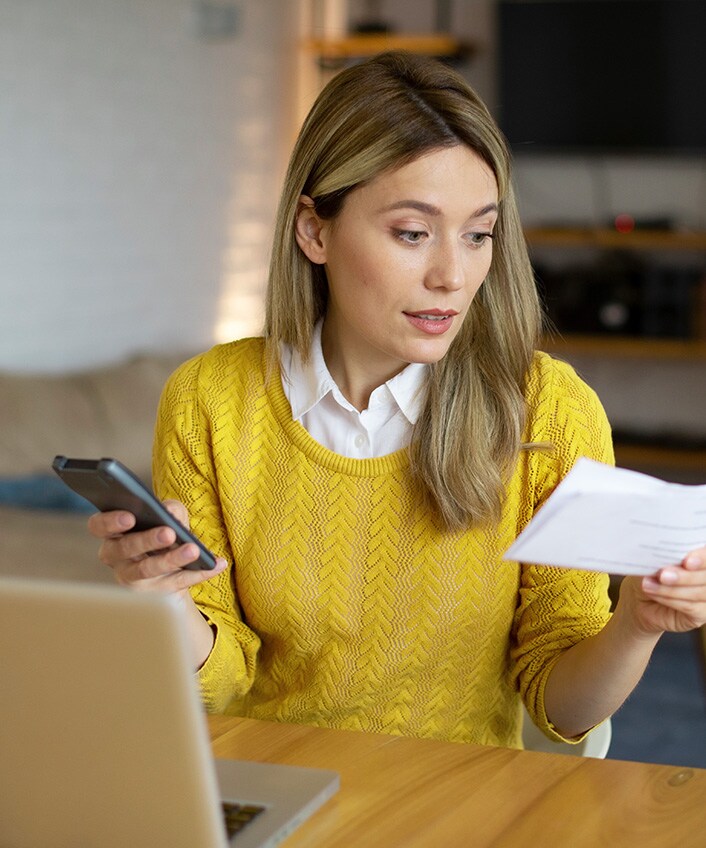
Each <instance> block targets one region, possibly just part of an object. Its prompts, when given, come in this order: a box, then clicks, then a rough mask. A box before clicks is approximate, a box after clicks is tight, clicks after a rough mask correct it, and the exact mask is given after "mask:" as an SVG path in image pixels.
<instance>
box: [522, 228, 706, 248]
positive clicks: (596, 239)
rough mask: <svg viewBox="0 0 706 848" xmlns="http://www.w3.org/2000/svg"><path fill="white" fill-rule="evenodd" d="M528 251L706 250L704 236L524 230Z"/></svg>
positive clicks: (676, 233) (577, 230) (658, 231)
mask: <svg viewBox="0 0 706 848" xmlns="http://www.w3.org/2000/svg"><path fill="white" fill-rule="evenodd" d="M525 238H526V239H527V243H528V244H529V245H530V247H535V246H537V247H539V246H543V245H547V246H551V247H563V246H566V247H614V248H625V249H630V250H706V233H702V232H673V231H671V230H633V231H632V232H629V233H619V232H618V231H617V230H611V229H600V228H596V229H591V228H579V227H576V228H573V227H566V228H563V227H557V228H545V227H527V228H525Z"/></svg>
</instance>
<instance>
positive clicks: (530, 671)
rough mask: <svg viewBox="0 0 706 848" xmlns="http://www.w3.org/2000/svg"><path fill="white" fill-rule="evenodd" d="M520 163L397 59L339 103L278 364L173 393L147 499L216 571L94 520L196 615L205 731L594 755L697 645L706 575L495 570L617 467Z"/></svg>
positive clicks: (277, 302) (257, 347) (284, 231)
mask: <svg viewBox="0 0 706 848" xmlns="http://www.w3.org/2000/svg"><path fill="white" fill-rule="evenodd" d="M509 172H510V166H509V159H508V154H507V151H506V148H505V145H504V142H503V139H502V137H501V135H500V133H499V131H498V129H497V127H496V125H495V123H494V121H493V120H492V118H491V117H490V115H489V113H488V112H487V110H486V108H485V107H484V106H483V104H482V103H481V102H480V101H479V99H478V98H477V97H476V95H475V94H474V93H473V92H472V91H471V90H470V89H469V87H468V86H467V84H466V83H465V82H464V81H463V80H462V79H461V78H460V77H459V76H458V75H457V74H456V73H454V72H453V71H451V70H449V69H448V68H446V67H445V66H443V65H441V64H438V63H436V62H434V61H432V60H426V59H421V58H414V57H412V56H407V55H404V54H387V55H383V56H380V57H377V58H375V59H372V60H370V61H368V62H366V63H365V64H362V65H359V66H356V67H354V68H351V69H349V70H347V71H344V72H343V73H341V74H339V75H338V76H337V77H335V78H334V79H333V80H332V81H331V82H330V83H329V85H328V86H327V87H326V89H325V90H324V91H323V92H322V94H321V95H320V97H319V99H318V100H317V102H316V104H315V105H314V107H313V109H312V111H311V113H310V115H309V117H308V118H307V121H306V122H305V125H304V127H303V128H302V131H301V134H300V137H299V139H298V141H297V144H296V147H295V149H294V152H293V154H292V158H291V162H290V167H289V171H288V174H287V177H286V182H285V187H284V191H283V194H282V199H281V202H280V207H279V213H278V219H277V227H276V232H275V236H274V249H273V257H272V264H271V269H270V279H269V287H268V295H267V315H266V325H265V336H264V339H247V340H242V341H239V342H234V343H232V344H228V345H222V346H219V347H216V348H214V349H213V350H212V351H210V352H208V353H206V354H204V355H202V356H199V357H196V358H195V359H193V360H191V361H190V362H188V363H185V364H184V365H183V366H182V367H181V368H180V369H179V370H178V371H177V372H176V374H175V375H174V376H173V377H172V378H171V380H170V381H169V383H168V385H167V387H166V388H165V391H164V394H163V398H162V402H161V407H160V414H159V418H158V422H157V429H156V439H155V452H154V469H153V470H154V479H155V487H156V489H157V491H158V493H159V494H160V496H161V497H163V498H168V499H174V500H175V501H178V502H179V503H177V504H172V508H173V509H174V511H175V512H176V514H177V515H179V516H180V517H182V518H183V519H184V520H187V519H188V517H189V516H190V518H191V523H192V525H193V528H194V530H195V532H196V533H197V535H199V536H200V537H201V538H202V539H203V541H204V542H205V544H206V545H207V546H208V547H210V548H211V549H212V550H213V551H214V552H215V553H216V554H217V555H218V556H219V557H220V558H221V559H220V561H219V566H218V569H217V572H216V573H215V574H214V573H213V572H207V573H204V572H194V571H188V570H182V569H181V567H182V566H183V565H185V564H188V563H189V562H191V561H193V559H195V551H194V550H193V549H192V546H189V545H187V546H182V547H181V548H177V549H174V550H170V549H169V546H170V545H171V543H172V542H173V541H174V537H173V534H172V533H171V531H169V530H168V529H167V528H158V529H156V530H150V531H145V532H141V533H126V531H128V530H129V529H130V528H131V527H132V523H133V520H134V519H133V518H132V516H130V515H129V514H127V513H108V514H104V515H97V516H94V517H93V518H92V519H91V521H90V527H91V530H92V532H93V533H94V534H95V535H97V536H99V537H101V538H102V539H103V540H104V541H103V545H102V553H101V556H102V558H103V559H104V561H105V562H107V563H108V564H109V565H110V566H111V567H112V568H113V569H114V571H115V575H116V578H117V580H118V581H119V582H121V583H125V584H128V585H131V586H133V587H134V588H136V589H144V590H155V591H169V592H176V593H178V595H179V597H180V598H181V599H182V601H183V605H184V608H185V610H186V613H187V621H188V627H189V631H190V635H191V640H192V644H193V648H194V662H195V666H196V667H197V668H198V674H199V678H200V682H201V687H202V692H203V697H204V701H205V703H206V706H207V707H208V708H209V709H210V710H214V711H227V712H231V713H235V714H243V715H250V716H253V717H257V718H264V719H275V720H283V721H294V722H303V723H311V724H319V725H324V726H334V727H345V728H352V729H370V730H376V731H381V732H386V733H396V734H409V735H416V736H425V737H434V738H442V739H451V740H457V741H473V742H480V743H490V744H501V745H514V746H519V745H520V744H521V742H520V730H521V703H522V702H523V701H524V703H525V705H526V706H527V709H528V710H529V712H530V714H531V716H532V718H533V720H534V721H535V722H536V723H537V724H538V726H539V727H540V728H542V729H543V730H544V732H545V733H547V734H548V735H549V736H550V737H553V738H569V739H576V740H578V739H579V738H581V735H582V734H584V733H585V732H586V731H588V730H589V729H590V728H591V727H593V726H594V725H596V724H597V723H599V722H600V721H602V720H604V719H605V718H606V717H607V716H609V715H611V714H612V713H613V712H614V711H615V710H616V709H617V708H618V707H619V706H620V704H621V703H622V701H623V700H624V698H625V697H626V696H627V694H629V692H630V691H631V689H632V688H633V686H634V685H635V683H636V682H637V680H638V679H639V677H640V675H641V673H642V671H643V669H644V666H645V664H646V662H647V660H648V658H649V656H650V653H651V651H652V649H653V647H654V645H655V644H656V642H657V640H658V638H659V636H660V634H661V633H662V632H663V631H665V630H685V629H688V628H691V627H695V626H698V625H700V624H701V623H703V622H704V620H706V570H705V561H706V549H701V550H699V551H696V552H694V554H692V555H691V556H690V557H688V558H687V559H686V560H685V561H684V562H683V563H681V564H675V566H674V567H673V568H667V569H663V570H662V571H661V572H660V573H659V574H658V575H655V576H654V577H652V578H648V579H644V580H640V579H638V578H630V579H626V580H625V581H624V583H623V587H622V591H621V595H620V600H619V602H618V604H617V607H616V610H615V612H614V614H613V616H612V617H611V616H610V614H609V603H608V598H607V577H606V576H605V575H597V574H594V573H590V572H578V571H572V570H569V569H560V568H547V567H538V566H524V565H520V564H510V563H506V562H503V561H502V560H501V557H502V554H503V553H504V551H505V550H506V549H507V548H508V547H509V545H510V543H511V542H512V541H513V539H514V538H515V537H516V536H517V534H518V533H519V532H520V531H521V530H522V528H523V527H524V526H525V525H526V523H527V522H528V521H529V519H530V518H531V517H532V515H533V514H534V513H535V512H536V510H537V509H538V508H539V507H540V506H541V504H542V503H543V502H544V500H545V499H546V498H547V497H548V496H549V494H550V493H551V491H552V490H553V489H554V488H555V486H556V485H557V484H558V482H559V481H560V480H561V479H562V477H563V476H564V475H565V474H566V473H567V472H568V470H569V469H570V468H571V467H572V465H573V464H574V462H575V461H576V459H577V458H578V457H579V456H582V455H585V456H589V457H593V458H595V459H598V460H601V461H604V462H612V449H611V444H610V433H609V427H608V424H607V421H606V418H605V415H604V413H603V411H602V408H601V406H600V404H599V402H598V400H597V398H596V397H595V395H594V393H593V392H592V391H591V390H590V389H589V388H588V387H587V386H585V385H584V384H583V383H582V382H581V381H580V380H579V379H578V377H577V376H576V375H575V373H574V372H573V371H572V369H571V368H570V367H569V366H567V365H565V364H562V363H559V362H556V361H554V360H552V359H551V358H550V357H548V356H547V355H546V354H541V353H535V349H536V347H537V343H538V337H539V331H540V324H541V314H540V309H539V306H538V302H537V295H536V291H535V286H534V283H533V277H532V272H531V268H530V264H529V261H528V257H527V252H526V249H525V245H524V241H523V237H522V232H521V228H520V223H519V220H518V215H517V211H516V206H515V201H514V198H513V193H512V187H511V184H510V173H509Z"/></svg>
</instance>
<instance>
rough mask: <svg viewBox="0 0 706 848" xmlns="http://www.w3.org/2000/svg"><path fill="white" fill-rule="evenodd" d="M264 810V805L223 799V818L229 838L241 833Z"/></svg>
mask: <svg viewBox="0 0 706 848" xmlns="http://www.w3.org/2000/svg"><path fill="white" fill-rule="evenodd" d="M264 810H265V808H264V807H259V806H258V805H257V804H236V803H234V802H231V801H223V819H224V821H225V824H226V832H227V834H228V839H231V838H232V837H233V836H235V834H236V833H239V832H240V831H241V830H242V829H243V828H244V827H245V826H246V825H247V824H249V823H250V822H251V821H252V820H253V819H254V818H257V816H259V815H260V813H262V812H264Z"/></svg>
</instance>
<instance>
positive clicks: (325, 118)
mask: <svg viewBox="0 0 706 848" xmlns="http://www.w3.org/2000/svg"><path fill="white" fill-rule="evenodd" d="M458 144H463V145H466V146H467V147H469V148H470V149H472V150H473V151H474V152H475V153H476V154H477V155H478V156H480V157H481V159H483V161H484V162H485V163H486V164H487V165H488V166H489V167H490V169H491V170H492V172H493V174H494V175H495V179H496V181H497V184H498V192H499V217H498V221H497V224H496V227H495V231H494V232H495V238H494V240H493V259H492V263H491V267H490V271H489V273H488V275H487V277H486V279H485V282H484V283H483V285H482V286H481V288H480V290H479V292H478V293H477V294H476V296H475V298H474V300H473V303H472V304H471V308H470V310H469V312H468V315H467V317H466V319H465V320H464V323H463V326H462V327H461V330H460V331H459V333H458V335H457V337H456V338H455V339H454V341H453V343H452V344H451V347H450V348H449V351H448V352H447V354H446V356H445V357H444V358H443V359H442V360H441V361H439V362H437V363H434V364H433V365H431V366H430V370H429V378H428V386H427V399H426V403H425V406H424V409H423V411H422V414H421V416H420V418H419V420H418V422H417V424H416V426H415V430H414V433H413V438H412V443H411V446H410V457H411V469H412V473H413V475H414V476H415V478H416V479H417V480H418V481H419V483H420V485H421V489H422V491H423V493H424V495H425V497H426V500H427V502H428V503H429V505H431V506H432V507H434V508H435V509H436V510H437V511H438V514H439V516H440V517H441V519H442V521H443V522H444V524H445V525H446V526H447V527H448V528H450V529H460V528H463V527H466V526H468V525H469V524H470V523H471V522H480V521H485V520H489V519H494V518H497V517H498V515H499V512H500V505H501V502H502V496H503V492H504V486H505V481H506V479H507V474H508V472H509V471H510V470H511V468H512V467H513V465H514V463H515V462H516V460H517V456H518V451H519V450H520V449H521V448H522V447H523V445H522V442H521V440H522V433H523V430H524V423H525V400H524V386H525V380H526V375H527V372H528V370H529V367H530V364H531V361H532V357H533V354H534V350H535V347H536V346H537V341H538V337H539V333H540V328H541V320H542V319H541V310H540V305H539V299H538V296H537V291H536V286H535V284H534V277H533V273H532V269H531V266H530V262H529V258H528V256H527V249H526V245H525V240H524V237H523V234H522V229H521V225H520V221H519V216H518V213H517V207H516V203H515V198H514V194H513V190H512V186H511V182H510V157H509V153H508V150H507V147H506V144H505V141H504V139H503V137H502V134H501V133H500V131H499V129H498V127H497V125H496V123H495V121H494V120H493V118H492V117H491V115H490V113H489V112H488V110H487V108H486V107H485V105H484V104H483V102H482V101H481V100H480V98H479V97H478V96H477V95H476V94H475V92H474V91H473V90H472V89H471V88H470V86H469V85H468V84H467V83H466V82H465V80H464V79H463V78H462V77H461V76H460V75H459V74H457V73H456V72H455V71H453V70H452V69H450V68H448V67H447V66H445V65H443V64H442V63H440V62H437V61H436V60H433V59H426V58H422V57H418V56H412V55H409V54H406V53H397V52H395V53H385V54H381V55H379V56H376V57H374V58H373V59H370V60H368V61H367V62H364V63H362V64H359V65H356V66H353V67H351V68H348V69H347V70H345V71H342V72H341V73H340V74H338V75H337V76H336V77H334V78H333V79H332V80H331V82H329V84H328V85H327V86H326V87H325V88H324V89H323V91H322V92H321V94H320V95H319V97H318V98H317V100H316V102H315V103H314V106H313V107H312V109H311V111H310V113H309V115H308V117H307V119H306V121H305V122H304V125H303V127H302V129H301V132H300V134H299V137H298V139H297V142H296V145H295V147H294V151H293V153H292V156H291V159H290V164H289V169H288V172H287V176H286V179H285V185H284V189H283V192H282V197H281V200H280V205H279V210H278V214H277V221H276V228H275V235H274V246H273V252H272V259H271V264H270V277H269V285H268V291H267V300H266V317H265V339H266V345H267V353H268V361H269V362H270V364H273V363H276V361H277V357H278V350H279V343H280V342H286V343H287V344H289V345H291V346H292V347H293V348H295V349H296V350H297V351H298V352H299V353H300V355H301V356H302V357H304V358H305V359H306V358H307V356H308V354H309V349H310V345H311V338H312V332H313V328H314V325H315V324H316V322H317V321H318V319H319V318H321V317H322V316H323V315H324V314H325V312H326V303H327V283H326V274H325V269H324V267H323V266H320V265H316V264H313V263H311V262H310V261H309V260H308V259H307V258H306V256H305V255H304V253H303V252H302V251H301V250H300V248H299V246H298V245H297V243H296V240H295V235H294V233H295V221H296V213H297V206H298V202H299V198H300V196H301V195H302V194H304V195H308V196H309V197H311V198H312V199H313V201H314V204H315V209H316V212H317V214H318V215H319V216H320V217H321V218H325V219H333V218H335V217H336V215H337V214H338V212H339V211H340V210H341V208H342V205H343V203H344V201H345V198H346V196H347V195H348V194H349V193H350V192H351V191H353V190H354V189H355V188H356V187H357V186H360V185H362V184H363V183H365V182H367V181H370V180H372V179H373V178H375V177H376V176H377V175H378V174H380V173H382V172H383V171H385V170H387V169H390V168H396V167H399V166H400V165H403V164H405V163H407V162H410V161H412V160H413V159H416V158H417V157H418V156H420V155H422V154H423V153H426V152H429V151H430V150H434V149H438V148H442V147H450V146H454V145H458Z"/></svg>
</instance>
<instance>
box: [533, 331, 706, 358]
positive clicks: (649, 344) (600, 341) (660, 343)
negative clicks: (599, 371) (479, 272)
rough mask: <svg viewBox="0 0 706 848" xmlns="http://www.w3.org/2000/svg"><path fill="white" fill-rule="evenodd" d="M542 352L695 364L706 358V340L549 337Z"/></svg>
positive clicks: (543, 344) (571, 335)
mask: <svg viewBox="0 0 706 848" xmlns="http://www.w3.org/2000/svg"><path fill="white" fill-rule="evenodd" d="M542 349H543V350H546V351H547V352H548V353H557V354H572V353H578V354H581V353H583V354H590V355H593V356H617V357H621V358H632V359H669V360H681V361H685V362H686V361H693V360H704V359H706V340H703V339H693V340H692V339H685V340H681V339H647V338H630V337H627V336H584V335H578V334H576V335H574V334H568V333H567V334H566V335H563V336H561V337H556V336H545V337H544V338H543V339H542Z"/></svg>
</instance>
